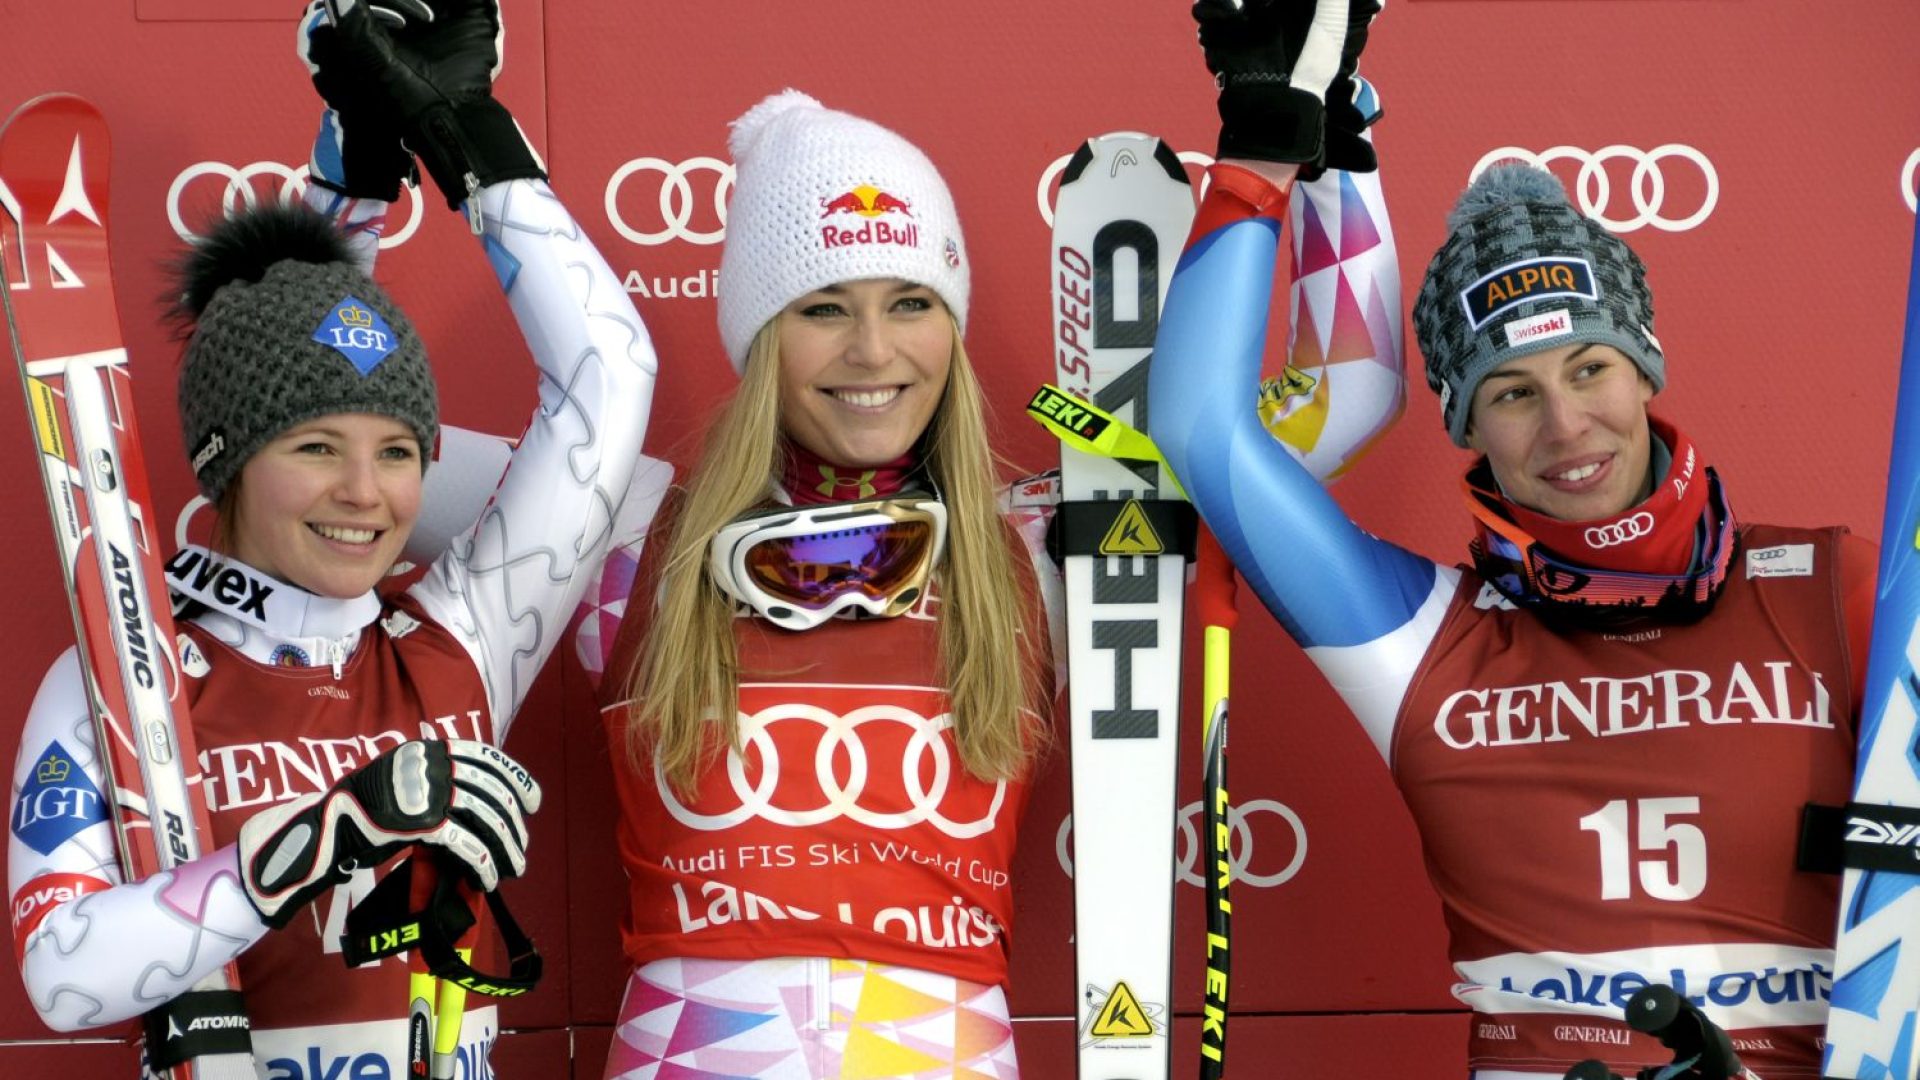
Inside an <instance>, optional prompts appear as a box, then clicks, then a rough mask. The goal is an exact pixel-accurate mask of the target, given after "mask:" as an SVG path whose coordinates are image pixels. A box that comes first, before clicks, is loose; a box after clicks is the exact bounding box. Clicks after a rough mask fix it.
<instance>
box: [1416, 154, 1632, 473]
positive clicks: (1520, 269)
mask: <svg viewBox="0 0 1920 1080" xmlns="http://www.w3.org/2000/svg"><path fill="white" fill-rule="evenodd" d="M1447 227H1448V230H1449V232H1448V236H1447V240H1446V243H1444V244H1442V245H1441V247H1440V250H1439V251H1438V252H1436V253H1435V254H1434V256H1433V261H1432V262H1431V263H1429V264H1428V265H1427V276H1426V280H1425V281H1424V282H1423V283H1422V284H1421V286H1420V295H1419V296H1418V297H1417V298H1416V299H1415V300H1414V303H1413V325H1414V332H1415V334H1416V335H1417V336H1418V338H1419V342H1420V351H1421V353H1422V354H1424V355H1425V357H1426V361H1427V385H1428V386H1430V387H1432V388H1433V390H1434V392H1436V393H1438V394H1439V395H1440V413H1441V419H1442V421H1443V422H1444V423H1445V424H1446V426H1447V435H1448V436H1449V437H1451V438H1452V439H1453V441H1454V443H1455V444H1456V445H1458V446H1465V445H1467V422H1468V419H1469V414H1470V412H1471V411H1472V406H1473V395H1474V392H1475V391H1476V390H1477V389H1479V386H1480V381H1481V380H1482V379H1484V378H1486V377H1487V374H1488V373H1489V372H1491V371H1493V369H1494V368H1496V367H1498V366H1500V364H1501V363H1503V362H1505V361H1507V360H1510V359H1515V358H1517V357H1522V356H1526V355H1528V354H1530V353H1536V352H1541V351H1543V350H1546V349H1552V348H1558V347H1560V346H1562V345H1568V344H1576V343H1584V342H1594V343H1598V344H1603V345H1611V346H1612V347H1614V348H1616V349H1619V350H1620V351H1621V352H1622V353H1624V354H1625V355H1626V356H1627V357H1628V358H1629V359H1631V360H1632V361H1633V362H1634V364H1635V365H1636V366H1638V367H1639V369H1640V370H1641V372H1642V373H1644V374H1645V375H1646V376H1647V378H1648V379H1649V380H1651V381H1652V383H1653V387H1654V389H1655V390H1658V389H1660V388H1661V387H1663V386H1665V385H1666V381H1667V362H1666V357H1665V355H1664V354H1663V353H1662V352H1661V350H1660V342H1659V339H1657V338H1655V337H1654V336H1653V297H1652V296H1651V295H1650V294H1649V293H1648V292H1647V270H1646V267H1645V266H1644V265H1643V264H1642V263H1641V262H1640V257H1639V256H1637V255H1635V254H1634V253H1633V249H1631V248H1629V247H1627V245H1626V244H1625V243H1624V242H1623V241H1622V240H1621V239H1620V238H1619V237H1617V236H1615V235H1613V234H1612V233H1611V232H1608V231H1607V229H1606V227H1605V226H1603V225H1601V224H1600V223H1599V222H1597V221H1595V220H1593V219H1592V218H1589V217H1586V216H1585V215H1583V214H1581V213H1580V212H1579V211H1578V210H1576V209H1574V207H1573V204H1572V203H1570V202H1569V201H1568V199H1567V192H1566V189H1565V188H1564V187H1562V186H1561V184H1560V181H1559V180H1558V179H1557V178H1556V177H1554V175H1553V174H1552V173H1549V172H1547V171H1546V170H1544V169H1538V168H1535V167H1533V166H1530V165H1523V164H1518V163H1506V164H1500V165H1495V166H1493V167H1491V168H1489V169H1487V170H1486V171H1485V172H1483V173H1481V174H1480V176H1479V178H1478V179H1476V180H1475V181H1474V182H1473V183H1472V185H1470V186H1469V187H1468V188H1467V190H1466V192H1465V193H1464V194H1462V195H1461V196H1460V201H1459V202H1458V203H1456V204H1455V205H1454V208H1453V212H1452V213H1450V214H1448V215H1447Z"/></svg>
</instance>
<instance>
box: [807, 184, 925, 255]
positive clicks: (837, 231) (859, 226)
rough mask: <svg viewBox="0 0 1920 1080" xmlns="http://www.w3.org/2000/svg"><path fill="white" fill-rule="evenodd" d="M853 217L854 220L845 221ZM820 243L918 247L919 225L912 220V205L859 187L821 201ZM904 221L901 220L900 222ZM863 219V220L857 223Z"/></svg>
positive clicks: (876, 189) (868, 187) (887, 194)
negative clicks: (824, 221)
mask: <svg viewBox="0 0 1920 1080" xmlns="http://www.w3.org/2000/svg"><path fill="white" fill-rule="evenodd" d="M848 214H852V215H854V217H855V219H856V220H855V221H851V222H850V221H847V220H846V215H848ZM820 217H821V218H822V219H823V220H826V219H831V220H826V224H823V225H821V226H820V242H821V245H822V246H824V247H830V248H836V247H853V246H856V245H860V244H898V245H900V246H902V247H915V248H917V247H919V246H920V226H919V224H918V223H917V222H915V221H913V220H912V218H913V204H912V203H911V202H909V201H907V200H906V199H904V198H901V197H900V196H898V195H895V194H893V193H892V192H888V191H884V190H882V189H880V188H877V187H874V186H873V185H872V184H861V185H859V186H857V187H854V188H852V189H850V190H847V191H843V192H840V193H838V194H836V195H833V196H832V197H829V198H822V199H821V200H820ZM902 218H904V219H907V220H904V221H903V220H900V219H902ZM858 219H865V220H858Z"/></svg>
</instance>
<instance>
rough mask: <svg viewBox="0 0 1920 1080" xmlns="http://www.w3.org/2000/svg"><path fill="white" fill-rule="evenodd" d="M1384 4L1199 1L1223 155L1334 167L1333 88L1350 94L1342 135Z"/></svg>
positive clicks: (1348, 153) (1370, 0) (1348, 152)
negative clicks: (1370, 33)
mask: <svg viewBox="0 0 1920 1080" xmlns="http://www.w3.org/2000/svg"><path fill="white" fill-rule="evenodd" d="M1380 7H1381V4H1380V0H1197V2H1196V3H1195V4H1194V5H1193V16H1194V19H1195V21H1197V22H1198V23H1199V24H1200V46H1201V48H1202V50H1204V52H1205V53H1206V59H1207V69H1208V70H1209V71H1212V72H1213V74H1214V78H1215V82H1216V83H1217V84H1218V85H1219V87H1220V99H1219V108H1220V145H1219V156H1220V157H1225V158H1243V159H1252V160H1256V161H1273V162H1289V163H1298V164H1300V165H1301V166H1303V169H1302V171H1303V173H1309V174H1317V172H1318V170H1319V169H1320V168H1322V167H1324V166H1326V165H1327V164H1329V163H1328V160H1327V154H1328V145H1327V143H1328V139H1327V125H1328V104H1327V102H1328V93H1329V88H1330V87H1336V84H1338V85H1337V93H1336V96H1337V97H1338V96H1341V95H1344V100H1343V101H1342V103H1341V106H1340V108H1341V117H1342V121H1343V136H1344V129H1345V128H1346V127H1351V126H1352V125H1351V123H1350V122H1349V121H1350V118H1351V115H1350V111H1351V110H1352V103H1353V98H1354V82H1353V78H1354V69H1355V66H1356V65H1357V64H1358V61H1359V55H1360V49H1361V48H1362V47H1363V46H1364V45H1365V43H1366V31H1367V27H1368V25H1369V24H1370V23H1371V22H1372V20H1373V17H1374V16H1375V15H1377V14H1378V13H1379V11H1380ZM1364 127H1365V125H1364V123H1363V124H1360V125H1359V127H1358V128H1355V129H1354V130H1355V131H1356V132H1357V131H1358V130H1361V129H1364ZM1338 141H1339V143H1340V145H1341V153H1340V155H1339V156H1340V157H1342V158H1343V159H1344V160H1346V161H1347V162H1349V163H1352V162H1354V161H1356V160H1358V158H1359V156H1360V155H1359V154H1358V153H1356V152H1354V151H1353V150H1352V148H1351V147H1350V146H1349V145H1347V140H1346V139H1345V138H1344V137H1343V138H1341V139H1340V140H1338ZM1356 141H1358V142H1360V143H1361V145H1362V146H1363V147H1364V146H1365V141H1364V140H1357V139H1356ZM1368 149H1369V150H1370V148H1368ZM1336 167H1342V166H1336Z"/></svg>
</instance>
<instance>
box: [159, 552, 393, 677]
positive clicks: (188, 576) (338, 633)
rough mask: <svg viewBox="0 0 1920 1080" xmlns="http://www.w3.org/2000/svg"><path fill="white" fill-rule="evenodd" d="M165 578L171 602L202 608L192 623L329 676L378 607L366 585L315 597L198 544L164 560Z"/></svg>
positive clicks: (271, 659) (251, 650)
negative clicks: (341, 595) (348, 593)
mask: <svg viewBox="0 0 1920 1080" xmlns="http://www.w3.org/2000/svg"><path fill="white" fill-rule="evenodd" d="M166 575H167V585H168V587H169V588H171V589H172V591H173V593H174V597H175V599H176V601H180V600H191V601H194V602H196V603H199V604H200V605H202V606H203V607H204V608H205V609H206V610H205V611H204V612H202V613H200V614H198V615H196V616H195V618H194V622H195V623H196V624H197V625H199V626H201V627H202V628H204V629H205V630H207V632H209V633H211V634H213V635H214V636H215V637H216V638H218V639H220V641H222V642H223V643H225V644H227V645H229V646H231V647H232V648H234V649H235V650H237V651H238V652H240V653H241V654H243V655H245V656H247V657H248V658H250V659H253V660H257V661H259V662H260V663H263V664H274V665H278V666H282V667H326V666H331V667H332V668H333V669H334V674H335V676H336V677H338V675H339V673H340V667H341V665H342V664H344V663H345V662H346V659H347V657H349V656H351V655H352V654H353V649H354V646H355V645H357V644H359V641H360V631H361V630H363V629H365V628H366V627H367V626H368V625H369V624H370V623H372V622H373V620H374V619H376V618H378V617H379V615H380V610H381V603H380V597H379V596H378V595H377V594H375V593H374V592H373V590H371V589H369V590H367V591H366V592H365V593H362V594H361V595H359V596H355V597H350V598H348V599H344V600H342V599H337V598H335V597H331V596H319V595H316V594H314V593H310V592H308V591H306V590H305V589H302V588H300V587H299V586H298V585H291V584H288V583H287V582H284V581H281V580H279V579H277V578H272V577H268V576H267V575H266V574H263V573H261V572H260V571H258V570H255V569H254V568H252V567H250V566H248V565H247V564H246V563H243V562H241V561H240V560H238V559H236V558H234V557H233V556H231V555H220V554H215V553H213V552H211V551H208V550H207V549H206V548H203V547H200V546H198V545H188V546H187V547H184V548H182V549H180V552H179V553H178V554H176V555H175V556H174V557H173V558H171V559H169V560H168V561H167V566H166ZM176 606H177V605H176Z"/></svg>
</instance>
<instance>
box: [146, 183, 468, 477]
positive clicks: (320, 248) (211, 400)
mask: <svg viewBox="0 0 1920 1080" xmlns="http://www.w3.org/2000/svg"><path fill="white" fill-rule="evenodd" d="M181 285H182V290H181V297H180V307H181V309H182V310H181V314H182V315H183V316H184V317H185V318H187V319H190V320H191V322H192V330H193V332H192V336H191V337H190V338H189V339H188V341H187V347H186V352H185V354H184V356H183V357H182V360H181V365H180V381H179V392H178V404H179V408H180V431H181V436H182V438H183V439H184V441H185V443H186V448H187V455H188V458H189V460H190V461H191V463H192V465H193V473H194V479H195V480H196V481H197V482H198V483H199V486H200V492H201V494H203V495H205V496H206V497H207V498H208V499H209V500H212V501H214V502H216V503H217V502H218V501H219V500H220V497H221V496H222V495H223V494H225V493H226V490H227V488H228V487H229V486H230V485H231V484H232V483H233V479H234V477H236V476H238V475H239V473H240V470H241V468H242V467H243V466H244V465H245V464H246V463H247V461H248V459H250V458H252V457H253V455H254V454H255V453H257V452H259V450H260V448H261V447H262V446H265V445H266V444H267V443H268V442H270V441H272V440H273V439H274V438H275V437H277V436H278V435H279V434H280V433H281V432H284V431H286V430H287V429H288V428H290V427H293V426H295V425H297V424H302V423H305V422H306V421H308V420H312V419H314V418H316V417H320V416H327V415H330V414H333V413H373V414H377V415H381V416H390V417H392V418H394V419H395V420H398V421H400V422H401V423H403V424H405V425H407V426H408V427H409V428H411V429H412V430H413V434H414V436H415V437H416V438H418V439H419V440H420V449H421V455H420V460H421V467H422V468H423V469H424V468H425V466H426V462H427V460H428V459H429V458H430V457H431V455H432V453H433V448H434V442H435V440H436V439H437V438H438V436H439V430H440V428H439V399H438V392H437V389H436V387H435V385H434V380H433V372H432V370H431V369H430V368H429V367H428V366H427V351H426V347H425V346H424V345H422V344H421V342H420V337H419V335H418V334H417V333H415V332H414V328H413V323H412V321H411V320H409V319H408V318H407V316H406V314H405V313H404V312H402V311H401V310H400V308H399V307H398V305H396V304H394V302H393V300H392V299H391V298H389V297H388V296H387V294H386V291H385V290H383V289H382V288H380V286H378V285H376V284H374V282H373V279H371V278H369V277H368V276H367V275H366V274H364V273H362V272H361V271H360V269H359V268H358V267H357V266H355V265H354V264H353V262H352V259H351V256H350V254H349V253H348V250H347V248H346V246H345V245H344V243H343V242H341V241H340V239H339V236H338V233H337V232H335V231H334V226H333V223H332V222H331V221H329V220H327V219H326V218H325V217H323V216H321V215H320V214H318V213H316V212H314V211H311V210H308V209H306V208H304V207H271V208H262V209H259V210H248V211H243V212H241V213H240V214H237V215H235V216H234V217H231V218H228V219H227V220H225V221H223V222H222V223H221V224H220V225H219V226H217V227H216V228H215V229H214V230H213V232H212V233H211V234H210V235H209V236H208V237H207V239H206V240H204V241H202V243H201V244H200V245H199V247H197V248H196V249H195V250H194V251H193V252H192V253H191V254H190V255H189V256H188V258H187V260H186V261H185V262H184V263H183V264H182V267H181Z"/></svg>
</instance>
